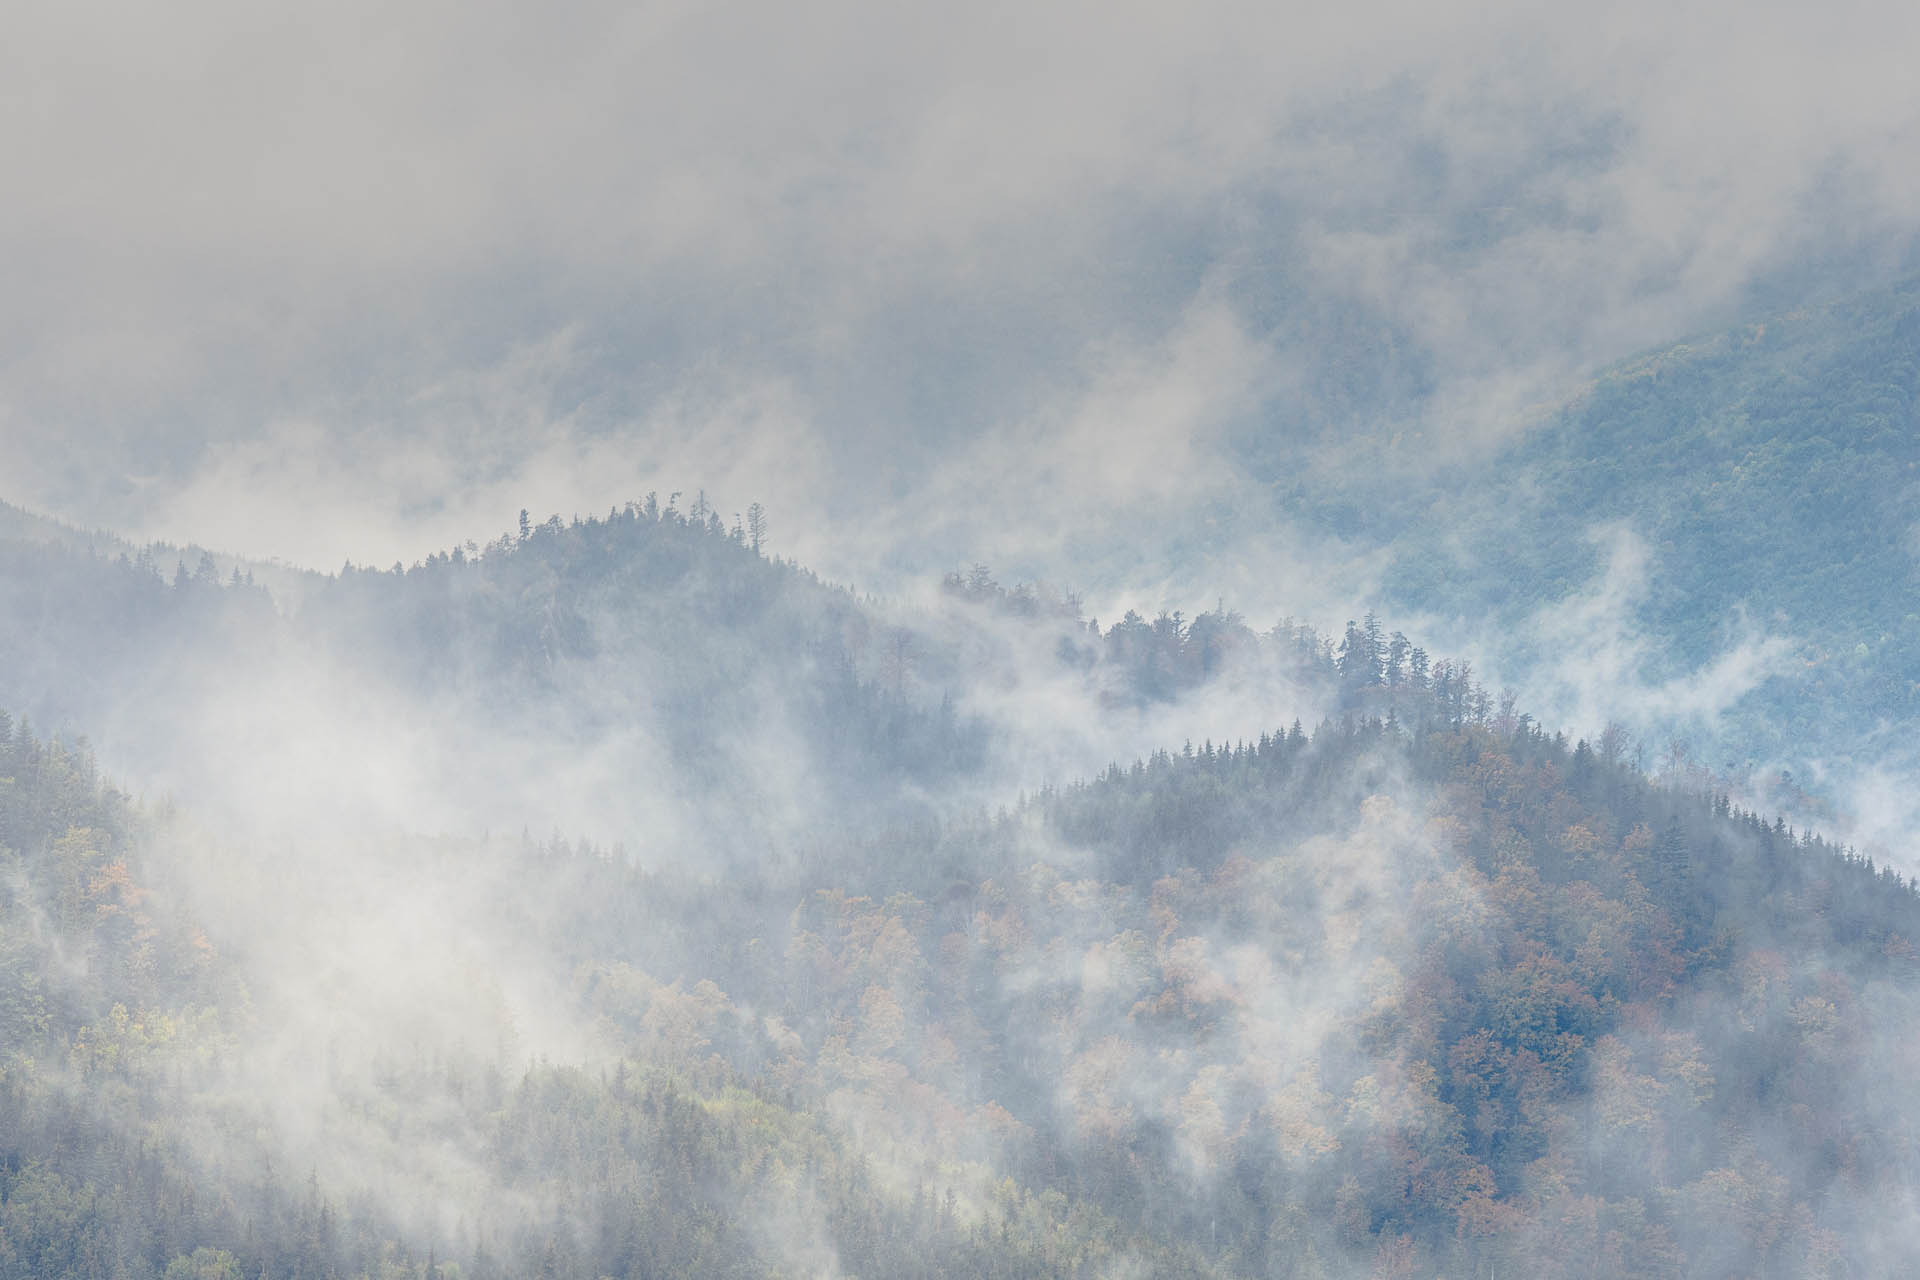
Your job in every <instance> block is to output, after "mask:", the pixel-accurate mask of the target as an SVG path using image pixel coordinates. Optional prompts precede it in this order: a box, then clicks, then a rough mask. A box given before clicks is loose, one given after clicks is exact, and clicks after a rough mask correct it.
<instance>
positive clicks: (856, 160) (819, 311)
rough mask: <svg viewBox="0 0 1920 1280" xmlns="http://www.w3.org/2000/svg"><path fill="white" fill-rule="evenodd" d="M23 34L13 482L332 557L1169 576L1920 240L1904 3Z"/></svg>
mask: <svg viewBox="0 0 1920 1280" xmlns="http://www.w3.org/2000/svg"><path fill="white" fill-rule="evenodd" d="M8 26H9V32H8V39H7V40H6V41H4V42H3V43H0V169H3V170H4V172H5V173H6V174H7V199H6V200H5V201H3V202H0V271H3V272H4V279H5V286H6V287H5V288H4V290H0V475H4V477H5V479H4V481H3V482H0V492H3V494H4V496H5V497H7V498H9V499H12V500H16V501H21V502H25V503H27V504H30V505H34V506H37V507H40V508H42V509H47V510H50V511H53V512H55V513H57V514H61V515H63V516H66V517H68V518H71V519H75V520H79V521H83V522H86V523H100V524H107V525H112V526H116V527H120V528H125V529H128V530H130V531H132V532H134V533H136V534H147V535H152V536H167V537H173V538H177V539H188V538H199V539H201V540H204V541H208V542H213V543H216V544H219V545H222V546H225V547H231V548H233V549H234V550H239V551H247V552H252V553H254V554H259V555H279V556H283V557H287V558H290V559H294V560H297V561H302V562H307V563H312V564H315V565H319V566H321V567H333V566H336V565H337V564H338V562H339V561H340V560H341V559H342V558H345V557H352V558H354V559H356V560H361V561H374V562H379V563H385V562H388V561H390V560H392V559H394V558H399V557H406V558H412V557H415V556H418V555H420V554H423V553H425V552H426V551H428V550H431V549H433V548H434V547H437V546H442V545H446V544H449V543H452V542H454V541H457V540H461V539H464V538H467V537H477V538H485V537H486V536H487V535H488V534H489V533H491V532H495V531H498V530H500V529H504V528H506V527H507V526H508V525H509V524H510V523H511V521H512V518H513V514H514V513H515V512H516V511H517V510H518V509H519V507H521V506H523V505H524V506H528V507H531V508H533V509H534V510H535V511H536V512H540V511H545V510H549V509H552V510H560V511H573V510H593V509H602V510H604V508H605V507H606V506H608V505H610V504H612V503H613V502H616V501H620V500H624V499H626V498H629V497H634V496H637V495H638V494H639V493H641V492H644V491H645V490H646V489H648V488H659V489H660V490H662V492H663V494H664V492H665V491H667V490H671V489H676V488H684V489H687V490H689V491H691V490H692V489H694V488H696V487H699V486H701V485H705V486H707V487H708V488H709V489H711V490H712V491H714V493H715V494H716V496H717V498H718V500H719V501H720V503H721V504H722V507H723V509H724V510H727V511H729V512H730V511H731V510H733V509H736V508H744V507H745V506H746V504H747V503H748V502H750V501H753V500H755V499H758V500H761V501H763V502H765V503H767V504H768V506H769V507H771V508H772V509H773V510H774V511H775V513H776V517H777V518H778V519H779V521H780V525H779V531H780V533H781V534H782V535H783V537H782V539H781V542H780V549H781V550H783V551H786V552H790V553H795V554H800V555H803V556H807V557H810V558H812V559H815V560H816V561H817V562H820V563H823V564H824V566H825V567H826V568H827V569H829V570H830V571H833V572H836V573H841V574H845V575H849V576H851V575H854V574H861V575H863V576H866V577H867V578H868V579H869V580H878V581H881V582H883V583H884V582H885V581H886V580H887V579H888V574H889V572H890V571H892V570H897V569H904V570H908V571H919V572H924V571H928V570H935V569H938V568H943V567H946V566H947V565H949V564H951V563H955V562H959V561H962V560H968V559H973V558H978V557H982V556H985V557H991V558H994V559H995V562H996V563H1001V564H1015V565H1019V566H1020V567H1023V568H1026V569H1028V570H1030V571H1033V572H1052V573H1054V574H1062V573H1065V572H1068V571H1069V570H1077V571H1079V572H1081V573H1082V574H1083V575H1085V576H1088V577H1091V578H1093V579H1094V580H1093V581H1083V582H1082V583H1081V585H1084V586H1088V587H1092V588H1095V589H1099V588H1101V587H1103V586H1108V585H1112V584H1115V583H1118V582H1121V581H1128V580H1131V581H1133V582H1134V583H1135V584H1136V585H1138V582H1139V578H1140V577H1141V576H1142V573H1141V571H1142V570H1143V569H1144V572H1145V576H1146V577H1148V578H1149V579H1151V578H1152V576H1153V575H1154V574H1155V573H1156V572H1164V571H1166V570H1167V569H1168V568H1169V566H1170V565H1171V564H1172V563H1173V561H1172V560H1171V559H1170V558H1169V556H1170V553H1169V552H1168V551H1167V547H1168V545H1170V544H1171V543H1173V542H1180V543H1181V544H1182V545H1185V546H1187V547H1189V548H1195V547H1197V548H1199V549H1200V551H1201V552H1204V551H1205V549H1206V547H1208V546H1209V545H1215V544H1217V542H1218V540H1219V537H1220V535H1219V534H1218V532H1217V530H1216V532H1215V534H1214V535H1212V536H1213V538H1214V543H1209V541H1208V539H1209V536H1210V535H1208V533H1207V531H1206V526H1205V518H1204V517H1200V516H1195V514H1194V513H1195V511H1196V510H1198V509H1200V508H1202V507H1205V506H1206V505H1207V504H1209V503H1211V504H1214V505H1215V506H1216V507H1218V508H1221V509H1228V510H1232V511H1235V512H1239V513H1242V514H1241V515H1239V516H1238V517H1237V519H1239V520H1240V521H1241V522H1242V524H1243V525H1244V526H1245V527H1243V528H1241V529H1239V530H1238V531H1237V535H1236V536H1242V537H1246V538H1250V539H1252V538H1258V537H1277V536H1281V535H1279V534H1276V533H1274V532H1273V531H1272V529H1270V528H1269V527H1268V523H1269V520H1270V517H1268V516H1267V515H1265V514H1264V513H1262V514H1256V515H1248V514H1245V513H1248V512H1256V513H1257V512H1259V511H1260V508H1261V503H1262V493H1261V485H1262V484H1263V483H1265V479H1266V478H1268V477H1266V476H1264V475H1263V474H1256V472H1250V471H1249V470H1248V468H1247V466H1246V465H1244V461H1245V458H1246V457H1247V456H1248V442H1249V441H1264V442H1265V443H1264V444H1263V445H1262V446H1261V456H1263V457H1264V458H1266V459H1267V463H1266V466H1267V469H1268V470H1269V471H1271V470H1275V469H1284V470H1296V469H1312V468H1315V467H1322V466H1326V465H1328V464H1329V462H1330V461H1343V460H1346V459H1347V458H1348V457H1349V456H1350V453H1351V452H1352V451H1355V450H1357V452H1358V453H1359V454H1360V455H1362V456H1367V457H1369V458H1371V457H1372V455H1374V454H1376V453H1379V452H1383V451H1387V449H1388V442H1390V441H1393V440H1396V439H1397V440H1398V441H1399V444H1398V447H1397V449H1395V450H1393V452H1394V453H1396V454H1397V456H1398V458H1399V459H1400V460H1401V461H1405V460H1407V459H1408V458H1411V457H1415V456H1418V455H1424V454H1426V453H1429V452H1432V451H1435V450H1443V451H1444V450H1450V449H1457V448H1460V447H1468V448H1471V447H1473V446H1474V445H1475V444H1477V443H1479V442H1481V441H1484V440H1486V439H1487V438H1489V437H1491V436H1497V435H1498V434H1499V433H1501V432H1503V431H1506V430H1510V429H1512V426H1513V424H1514V423H1516V422H1519V421H1522V420H1523V419H1524V417H1525V414H1526V412H1527V410H1528V408H1529V407H1530V406H1534V405H1537V404H1538V403H1539V402H1540V401H1541V400H1542V399H1543V398H1546V397H1551V396H1553V395H1556V394H1560V393H1562V392H1563V391H1564V390H1565V388H1566V387H1567V386H1568V385H1569V380H1570V379H1572V378H1574V377H1576V376H1577V375H1578V374H1579V373H1580V372H1581V371H1582V370H1583V369H1586V368H1589V367H1591V365H1592V364H1593V363H1594V362H1595V361H1598V360H1603V359H1606V358H1608V357H1611V356H1615V355H1618V354H1622V353H1624V352H1626V351H1629V350H1632V349H1635V348H1638V347H1643V346H1647V345H1650V344H1653V343H1656V342H1659V341H1661V340H1664V339H1668V338H1671V337H1674V336H1676V335H1678V334H1681V333H1684V332H1686V331H1689V330H1690V329H1692V328H1695V327H1698V326H1700V325H1703V324H1710V323H1713V322H1715V321H1717V320H1718V319H1720V318H1723V317H1724V316H1726V315H1727V314H1729V313H1730V311H1731V309H1732V308H1734V307H1737V306H1738V305H1740V304H1741V303H1742V302H1743V301H1745V300H1747V299H1750V298H1751V297H1752V296H1753V294H1754V292H1755V291H1756V290H1758V289H1762V288H1772V289H1773V290H1774V293H1773V294H1769V295H1768V296H1779V297H1786V298H1792V297H1795V296H1798V293H1799V292H1804V290H1805V289H1807V288H1808V287H1816V288H1817V287H1820V286H1822V285H1834V284H1837V283H1839V282H1842V281H1843V280H1844V279H1847V278H1854V279H1857V278H1859V277H1860V276H1861V275H1863V274H1869V273H1871V272H1872V271H1873V270H1874V269H1875V268H1876V267H1877V266H1881V265H1883V264H1886V263H1889V262H1893V261H1897V260H1899V257H1900V255H1901V254H1903V253H1904V252H1905V249H1906V246H1907V244H1908V242H1909V238H1910V236H1911V233H1912V232H1913V230H1914V229H1915V226H1916V223H1920V177H1916V175H1915V173H1914V171H1913V169H1912V166H1911V165H1907V164H1903V163H1900V160H1901V159H1902V157H1905V156H1908V155H1911V154H1913V149H1914V145H1915V143H1916V142H1920V135H1917V133H1916V129H1917V128H1920V124H1917V122H1920V100H1917V99H1916V98H1915V95H1913V94H1912V92H1911V89H1910V77H1909V75H1908V68H1907V66H1906V58H1905V51H1907V50H1910V49H1912V48H1914V47H1916V44H1920V39H1917V37H1920V31H1916V30H1915V28H1916V26H1920V17H1916V15H1915V14H1914V13H1913V12H1912V11H1911V8H1910V7H1909V6H1903V5H1897V4H1893V3H1878V4H1856V5H1852V6H1842V7H1839V8H1834V7H1823V8H1821V9H1820V10H1819V11H1818V12H1815V11H1813V10H1812V9H1810V8H1808V7H1806V6H1797V5H1785V4H1771V5H1758V6H1756V5H1732V4H1709V5H1698V6H1693V7H1690V8H1689V9H1687V10H1686V11H1684V12H1682V13H1680V14H1677V15H1676V14H1674V13H1673V12H1671V10H1670V9H1669V7H1667V6H1659V5H1652V4H1636V5H1623V6H1606V7H1601V8H1586V9H1575V10H1568V9H1567V8H1566V7H1564V6H1545V5H1526V4H1489V5H1475V6H1459V5H1456V6H1446V7H1435V6H1426V5H1416V4H1400V3H1373V4H1365V5H1357V6H1354V5H1349V6H1341V7H1339V8H1338V9H1336V8H1335V7H1333V6H1321V7H1318V8H1313V7H1307V6H1300V5H1289V6H1256V5H1181V6H1171V5H1162V6H1112V5H1091V4H1076V3H1048V4H1038V5H1032V4H1028V5H964V6H961V5H953V6H918V7H909V8H902V7H899V6H878V5H859V4H819V5H810V6H804V7H800V8H795V7H792V6H781V5H764V4H763V5H750V4H732V5H722V6H714V5H691V4H682V5H673V4H658V5H644V6H611V5H600V6H592V5H588V6H577V7H574V8H571V9H569V10H567V11H565V12H564V13H556V12H554V11H551V10H546V9H536V8H534V7H533V6H527V5H518V6H514V5H499V4H493V5H459V6H454V5H427V6H416V7H412V8H408V9H406V10H404V11H396V10H394V9H393V8H392V7H391V6H381V5H354V4H348V5H340V6H328V7H326V8H324V9H321V10H312V9H307V10H299V11H285V12H278V13H275V12H263V11H261V10H260V9H259V8H258V7H257V6H244V5H222V4H192V5H186V6H170V7H168V8H167V9H165V10H156V9H152V8H150V7H144V6H133V5H123V4H112V3H108V4H100V5H88V6H70V5H51V4H30V5H26V6H22V7H19V8H17V9H16V10H15V11H14V12H13V13H12V14H11V15H10V17H9V20H8ZM1356 437H1357V438H1358V440H1359V441H1360V443H1359V444H1357V445H1355V444H1354V443H1353V441H1354V439H1355V438H1356ZM1275 441H1280V442H1282V443H1280V444H1279V445H1277V446H1276V445H1275ZM1256 471H1257V469H1256ZM901 511H905V512H908V513H910V514H909V516H908V517H907V518H906V519H905V520H904V521H903V520H902V519H901V518H900V517H899V516H897V515H893V514H890V513H897V512H901ZM1122 514H1124V518H1116V517H1120V516H1122ZM903 526H904V527H903ZM1096 535H1098V537H1096ZM1096 540H1104V541H1106V542H1107V543H1109V544H1113V545H1118V546H1120V547H1121V548H1123V551H1122V552H1120V553H1115V555H1114V562H1113V564H1111V565H1109V566H1103V565H1102V564H1100V563H1099V562H1097V561H1095V562H1092V563H1089V559H1088V555H1087V551H1086V548H1087V545H1088V544H1090V543H1092V542H1094V541H1096ZM1250 545H1252V544H1250ZM881 546H885V547H888V548H889V551H888V552H887V553H886V554H887V555H888V556H890V557H891V560H889V561H888V562H887V563H882V559H883V557H882V554H881V553H880V552H879V551H877V550H876V548H878V547H881ZM1216 569H1217V571H1216V573H1215V576H1216V577H1219V578H1220V579H1221V581H1222V585H1232V584H1233V583H1234V581H1235V577H1236V573H1237V572H1240V571H1237V570H1235V569H1234V568H1233V567H1232V566H1227V567H1218V566H1216ZM1129 570H1130V571H1129ZM1146 585H1152V584H1151V582H1149V583H1147V584H1146Z"/></svg>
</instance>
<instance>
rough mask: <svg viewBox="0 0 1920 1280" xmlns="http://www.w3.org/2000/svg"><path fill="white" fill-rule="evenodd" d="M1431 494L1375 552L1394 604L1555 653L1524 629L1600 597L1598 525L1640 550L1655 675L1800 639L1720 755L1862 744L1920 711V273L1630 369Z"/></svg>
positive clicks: (1642, 611) (1866, 750) (1604, 378)
mask: <svg viewBox="0 0 1920 1280" xmlns="http://www.w3.org/2000/svg"><path fill="white" fill-rule="evenodd" d="M1446 489H1447V492H1446V495H1445V496H1444V497H1437V498H1436V499H1435V500H1434V501H1433V503H1432V505H1431V507H1430V508H1429V509H1428V510H1427V511H1426V513H1425V515H1424V516H1423V517H1422V519H1421V520H1420V521H1419V522H1418V524H1417V525H1416V526H1415V527H1413V528H1411V529H1409V530H1407V531H1406V532H1405V533H1404V534H1401V535H1400V536H1398V537H1397V539H1396V541H1395V543H1394V545H1393V546H1392V547H1391V548H1390V549H1389V550H1390V553H1391V560H1392V564H1391V568H1390V570H1389V571H1388V573H1387V575H1386V579H1385V584H1384V585H1385V589H1386V592H1387V595H1388V597H1389V598H1390V599H1391V600H1392V601H1393V602H1394V603H1395V604H1396V605H1397V606H1399V607H1402V608H1410V609H1418V610H1422V611H1429V612H1432V613H1435V614H1439V615H1443V616H1446V617H1451V618H1462V619H1464V618H1471V617H1475V616H1479V615H1485V616H1488V617H1490V618H1492V619H1494V620H1495V622H1496V626H1497V628H1498V630H1499V631H1500V632H1502V633H1504V634H1505V636H1506V637H1507V638H1508V639H1509V641H1510V644H1511V648H1510V656H1511V658H1512V659H1513V661H1514V664H1515V666H1516V668H1517V669H1524V668H1525V667H1526V666H1527V665H1528V664H1533V663H1551V662H1553V661H1555V660H1556V659H1558V658H1560V657H1561V656H1563V655H1560V654H1557V653H1554V652H1547V651H1543V649H1542V648H1541V642H1540V641H1539V640H1538V639H1537V638H1536V637H1532V636H1530V635H1528V634H1527V632H1526V624H1527V623H1528V621H1529V620H1530V619H1531V618H1533V617H1534V616H1535V615H1537V614H1538V613H1539V611H1541V610H1542V609H1543V608H1547V607H1550V606H1553V605H1554V604H1556V603H1558V602H1562V601H1565V600H1566V599H1567V598H1568V597H1569V596H1571V595H1574V594H1577V593H1579V592H1581V591H1583V590H1590V589H1592V587H1593V584H1594V582H1595V581H1596V579H1597V578H1598V577H1599V575H1600V574H1601V572H1602V571H1603V570H1604V569H1605V568H1606V565H1607V556H1608V549H1609V546H1610V545H1611V544H1610V543H1609V541H1608V540H1607V538H1605V537H1604V536H1602V537H1600V538H1598V539H1596V538H1595V537H1594V536H1593V535H1594V534H1595V533H1596V532H1601V533H1603V534H1604V532H1605V531H1607V530H1609V529H1614V528H1622V527H1623V528H1625V529H1626V530H1628V531H1630V532H1631V534H1632V535H1633V536H1635V537H1637V538H1638V539H1639V540H1640V541H1641V542H1643V543H1644V544H1645V546H1646V548H1647V550H1648V562H1647V572H1646V577H1645V581H1644V583H1640V584H1633V586H1634V589H1635V591H1636V592H1637V593H1638V595H1637V598H1634V599H1632V600H1631V601H1630V607H1631V618H1630V623H1631V624H1632V625H1633V626H1635V627H1636V628H1644V630H1645V634H1646V635H1647V637H1648V638H1649V639H1650V641H1651V643H1652V647H1653V650H1654V652H1653V654H1652V656H1651V661H1650V662H1649V664H1648V669H1647V670H1646V671H1645V672H1644V675H1645V677H1646V678H1647V679H1648V680H1652V681H1657V680H1660V679H1664V678H1667V677H1670V676H1672V675H1673V674H1675V673H1677V672H1683V671H1687V670H1691V669H1694V668H1697V667H1699V666H1700V665H1702V664H1703V663H1705V662H1706V661H1707V660H1709V659H1710V658H1711V657H1712V656H1714V655H1715V654H1716V653H1717V652H1720V651H1722V650H1723V649H1724V648H1725V647H1726V646H1727V645H1728V643H1729V642H1730V637H1729V630H1730V629H1732V630H1734V631H1738V629H1739V628H1740V627H1741V626H1742V625H1743V624H1742V621H1741V620H1742V618H1744V619H1745V624H1746V625H1749V626H1751V627H1753V628H1758V629H1762V630H1764V631H1766V632H1768V633H1771V634H1773V635H1777V636H1779V637H1782V638H1785V639H1787V640H1788V641H1790V643H1791V655H1790V657H1789V658H1787V659H1785V660H1784V661H1782V662H1779V663H1776V664H1775V670H1774V674H1773V675H1772V677H1771V678H1770V679H1769V680H1768V681H1767V682H1766V683H1765V684H1764V685H1763V686H1762V687H1761V688H1760V689H1759V690H1758V691H1757V693H1756V695H1755V696H1754V697H1752V698H1750V699H1748V700H1747V701H1746V702H1744V703H1742V704H1741V706H1740V707H1739V708H1738V709H1737V712H1736V714H1735V716H1734V717H1733V719H1732V721H1731V722H1730V724H1729V725H1728V726H1727V727H1726V740H1727V743H1728V745H1729V749H1730V751H1731V753H1732V758H1734V759H1736V760H1738V759H1741V758H1746V757H1752V758H1757V759H1759V760H1763V761H1764V760H1783V759H1784V760H1793V759H1794V758H1795V757H1802V758H1804V757H1806V756H1815V757H1819V756H1826V757H1830V758H1835V759H1838V758H1845V757H1849V756H1851V757H1854V758H1855V759H1857V760H1867V759H1872V758H1873V757H1874V755H1875V753H1877V752H1879V751H1881V750H1882V749H1883V748H1885V747H1887V746H1889V745H1897V744H1898V743H1899V741H1900V740H1901V739H1902V737H1903V736H1904V735H1903V731H1902V726H1905V725H1908V724H1910V723H1911V721H1912V719H1913V717H1914V715H1915V713H1916V709H1920V628H1917V627H1916V626H1915V623H1916V621H1920V615H1916V614H1915V613H1914V611H1913V608H1912V605H1911V601H1910V599H1909V597H1910V595H1911V594H1912V591H1913V587H1914V585H1915V580H1916V550H1917V549H1920V541H1916V536H1917V535H1916V533H1915V530H1916V528H1920V507H1916V500H1917V496H1920V281H1911V280H1909V281H1906V282H1904V283H1902V284H1899V285H1896V286H1893V287H1890V288H1887V289H1883V290H1879V291H1876V292H1872V293H1868V294H1863V295H1860V296H1857V297H1853V298H1849V299H1846V300H1844V301H1841V302H1837V303H1834V304H1831V305H1828V306H1825V307H1820V308H1815V309H1810V310H1806V311H1800V312H1794V313H1789V314H1786V315H1780V316H1773V317H1769V318H1767V319H1765V320H1763V321H1761V322H1757V323H1754V324H1750V325H1746V326H1743V327H1742V328H1740V329H1737V330H1733V331H1730V332H1726V333H1721V334H1717V335H1713V336H1711V337H1708V338H1705V339H1702V340H1699V341H1695V342H1689V343H1684V344H1680V345H1678V346H1674V347H1670V348H1667V349H1664V350H1661V351H1657V352H1653V353H1649V354H1647V355H1645V356H1642V357H1639V358H1637V359H1634V360H1630V361H1627V362H1625V363H1623V364H1621V365H1619V366H1617V367H1615V368H1613V369H1611V370H1608V371H1607V372H1605V373H1604V374H1602V375H1601V376H1600V377H1599V378H1598V379H1597V380H1596V381H1595V382H1594V383H1593V384H1592V385H1591V386H1590V387H1589V388H1587V390H1586V391H1585V392H1584V393H1583V394H1582V395H1581V396H1580V397H1579V398H1578V399H1577V400H1576V401H1575V402H1574V403H1572V404H1571V405H1569V406H1568V407H1567V408H1566V409H1564V410H1562V411H1560V412H1559V413H1557V414H1555V415H1554V416H1552V417H1551V418H1549V419H1548V420H1546V421H1545V422H1543V423H1541V424H1540V425H1538V426H1537V427H1535V428H1533V429H1531V430H1530V431H1528V432H1527V433H1526V434H1525V435H1523V436H1522V437H1520V438H1519V440H1518V441H1517V442H1516V443H1515V444H1514V445H1513V446H1512V447H1511V448H1509V449H1508V450H1506V451H1505V452H1504V453H1503V454H1502V455H1501V456H1499V457H1498V458H1496V459H1494V460H1493V461H1492V462H1491V463H1489V464H1486V465H1484V466H1481V467H1477V468H1476V469H1475V471H1474V473H1473V474H1471V475H1458V476H1450V477H1448V482H1447V485H1446ZM1714 763H1715V764H1716V765H1717V764H1719V758H1716V759H1715V761H1714Z"/></svg>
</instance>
